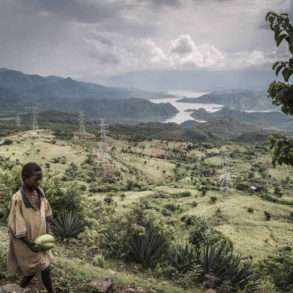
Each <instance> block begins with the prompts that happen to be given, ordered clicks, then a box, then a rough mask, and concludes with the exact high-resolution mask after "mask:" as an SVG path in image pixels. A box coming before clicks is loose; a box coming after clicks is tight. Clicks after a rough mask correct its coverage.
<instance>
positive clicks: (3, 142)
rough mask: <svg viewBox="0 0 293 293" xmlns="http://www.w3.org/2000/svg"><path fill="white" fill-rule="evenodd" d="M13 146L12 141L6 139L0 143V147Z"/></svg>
mask: <svg viewBox="0 0 293 293" xmlns="http://www.w3.org/2000/svg"><path fill="white" fill-rule="evenodd" d="M11 144H13V140H11V139H9V138H6V139H4V140H3V141H2V142H0V145H11Z"/></svg>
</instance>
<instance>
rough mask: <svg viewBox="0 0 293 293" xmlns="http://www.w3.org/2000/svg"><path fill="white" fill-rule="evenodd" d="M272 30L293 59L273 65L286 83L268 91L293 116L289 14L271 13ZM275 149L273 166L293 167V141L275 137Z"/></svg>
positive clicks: (292, 44)
mask: <svg viewBox="0 0 293 293" xmlns="http://www.w3.org/2000/svg"><path fill="white" fill-rule="evenodd" d="M266 21H267V22H269V24H270V28H271V30H272V31H273V32H274V34H275V41H276V45H277V46H280V44H281V43H282V42H284V41H286V43H287V45H288V48H289V52H290V53H291V56H292V57H291V58H290V59H289V60H288V61H277V62H276V63H275V64H274V65H273V70H275V73H276V75H278V74H279V73H280V72H282V75H283V79H284V81H285V82H286V83H284V82H280V81H274V82H272V83H271V85H270V86H269V89H268V95H269V96H270V97H271V98H272V100H273V103H274V104H275V105H278V106H281V110H282V111H283V112H284V113H286V114H289V115H293V98H292V97H293V85H291V84H289V83H288V82H289V79H290V78H291V77H292V74H293V26H292V24H291V23H290V20H289V17H288V14H286V13H281V14H277V13H275V12H269V13H268V14H267V16H266ZM271 147H272V149H273V164H274V165H275V164H276V163H278V164H283V163H284V164H288V165H293V140H292V139H287V138H285V137H281V136H280V137H275V138H273V139H272V141H271Z"/></svg>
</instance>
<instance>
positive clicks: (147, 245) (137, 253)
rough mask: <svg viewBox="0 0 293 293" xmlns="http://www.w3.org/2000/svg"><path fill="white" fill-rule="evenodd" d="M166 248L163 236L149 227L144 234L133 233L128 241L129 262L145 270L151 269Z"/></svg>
mask: <svg viewBox="0 0 293 293" xmlns="http://www.w3.org/2000/svg"><path fill="white" fill-rule="evenodd" d="M166 248H167V241H166V239H165V238H164V236H163V235H161V234H160V233H158V232H157V231H156V230H155V229H153V228H151V227H149V228H147V229H146V230H145V233H144V234H139V233H135V234H134V235H133V236H132V237H131V238H130V239H129V260H131V261H134V262H137V263H140V264H142V265H143V266H144V267H145V268H152V267H155V265H156V263H157V261H158V260H159V258H160V257H161V256H162V255H163V253H164V251H165V249H166Z"/></svg>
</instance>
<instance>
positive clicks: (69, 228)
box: [53, 211, 84, 240]
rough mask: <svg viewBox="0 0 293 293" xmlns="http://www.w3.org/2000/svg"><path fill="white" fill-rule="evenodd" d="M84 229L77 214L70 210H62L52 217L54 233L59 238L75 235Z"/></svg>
mask: <svg viewBox="0 0 293 293" xmlns="http://www.w3.org/2000/svg"><path fill="white" fill-rule="evenodd" d="M83 229H84V224H83V222H82V221H81V220H80V218H79V216H78V215H77V214H75V213H74V212H72V211H69V212H63V213H61V214H59V215H57V217H56V218H55V219H54V221H53V231H54V234H55V235H56V236H57V237H58V238H60V239H61V240H64V239H67V238H75V237H77V236H78V235H79V234H80V233H81V232H82V231H83Z"/></svg>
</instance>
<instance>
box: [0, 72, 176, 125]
mask: <svg viewBox="0 0 293 293" xmlns="http://www.w3.org/2000/svg"><path fill="white" fill-rule="evenodd" d="M156 95H157V94H156V93H148V92H144V91H140V90H136V89H123V88H111V87H105V86H102V85H98V84H94V83H86V82H80V81H76V80H73V79H71V78H61V77H56V76H49V77H42V76H39V75H28V74H24V73H22V72H19V71H15V70H9V69H3V68H2V69H0V114H2V115H3V114H4V115H5V114H9V113H10V114H12V115H15V114H16V113H23V112H26V111H27V108H28V107H32V106H37V107H38V108H39V110H40V111H50V110H53V111H54V110H55V111H63V112H72V113H73V112H75V113H76V112H80V111H83V112H84V114H85V115H86V116H87V118H88V119H99V118H105V119H108V120H110V121H120V122H144V121H163V120H165V119H168V118H170V117H172V116H174V115H175V114H176V113H177V112H178V111H177V109H176V108H175V107H174V106H172V105H171V104H168V103H165V104H154V103H151V102H150V101H148V100H147V99H145V98H146V97H148V98H153V97H154V96H155V97H157V96H156Z"/></svg>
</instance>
